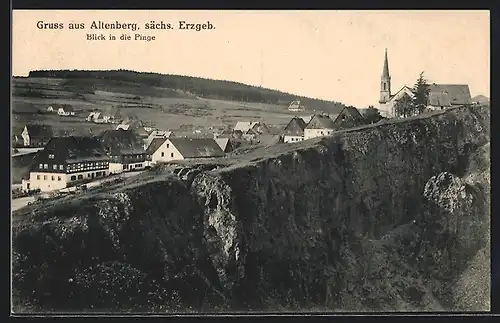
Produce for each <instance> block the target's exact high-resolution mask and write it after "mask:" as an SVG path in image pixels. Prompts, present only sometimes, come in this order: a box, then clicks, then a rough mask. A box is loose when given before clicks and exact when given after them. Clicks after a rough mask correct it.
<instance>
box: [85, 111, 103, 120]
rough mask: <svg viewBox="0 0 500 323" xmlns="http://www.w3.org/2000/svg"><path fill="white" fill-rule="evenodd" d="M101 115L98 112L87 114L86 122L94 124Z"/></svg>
mask: <svg viewBox="0 0 500 323" xmlns="http://www.w3.org/2000/svg"><path fill="white" fill-rule="evenodd" d="M100 115H101V112H99V111H92V112H90V113H89V115H88V116H87V118H86V120H87V121H89V122H95V121H96V120H97V119H99V116H100Z"/></svg>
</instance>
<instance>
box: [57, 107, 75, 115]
mask: <svg viewBox="0 0 500 323" xmlns="http://www.w3.org/2000/svg"><path fill="white" fill-rule="evenodd" d="M57 114H58V115H60V116H64V117H68V116H74V115H76V112H75V110H74V109H73V107H71V106H64V107H60V108H59V109H57Z"/></svg>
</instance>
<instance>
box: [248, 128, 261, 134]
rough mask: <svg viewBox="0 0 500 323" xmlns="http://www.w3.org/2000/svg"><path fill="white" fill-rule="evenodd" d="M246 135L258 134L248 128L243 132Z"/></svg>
mask: <svg viewBox="0 0 500 323" xmlns="http://www.w3.org/2000/svg"><path fill="white" fill-rule="evenodd" d="M245 134H246V135H258V133H257V131H255V130H254V129H253V128H252V129H248V130H247V132H245Z"/></svg>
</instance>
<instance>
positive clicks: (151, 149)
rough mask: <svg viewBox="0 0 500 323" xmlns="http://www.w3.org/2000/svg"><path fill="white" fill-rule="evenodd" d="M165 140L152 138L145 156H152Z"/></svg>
mask: <svg viewBox="0 0 500 323" xmlns="http://www.w3.org/2000/svg"><path fill="white" fill-rule="evenodd" d="M166 140H167V138H153V140H151V143H150V144H149V146H148V148H147V149H146V154H148V155H152V154H154V153H155V152H156V151H157V150H158V148H160V146H161V145H162V144H163V143H164V142H165V141H166Z"/></svg>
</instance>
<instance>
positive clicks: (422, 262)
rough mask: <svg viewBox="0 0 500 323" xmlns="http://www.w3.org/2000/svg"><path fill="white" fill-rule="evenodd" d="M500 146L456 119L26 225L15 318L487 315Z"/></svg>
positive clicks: (484, 125)
mask: <svg viewBox="0 0 500 323" xmlns="http://www.w3.org/2000/svg"><path fill="white" fill-rule="evenodd" d="M488 143H489V108H458V109H453V110H448V111H446V112H443V113H437V114H435V115H432V116H428V117H425V118H416V119H412V120H405V121H400V122H393V123H387V124H379V125H375V126H369V127H365V128H360V129H352V130H348V131H343V132H338V133H337V134H336V135H334V136H333V137H330V138H324V139H317V140H310V141H305V142H302V143H298V144H295V145H293V146H292V145H277V146H273V147H269V148H267V149H262V150H259V151H256V152H252V153H251V154H248V156H246V157H245V158H247V160H244V159H243V158H242V157H239V158H238V159H237V158H236V157H235V158H234V159H230V160H229V161H227V162H226V163H225V166H223V167H215V166H210V167H208V168H207V166H206V165H205V166H204V167H203V169H201V168H200V169H199V170H198V171H196V172H191V174H193V176H191V177H190V178H189V179H188V180H186V181H180V180H178V179H175V178H171V177H168V176H163V177H161V176H159V177H157V178H156V179H154V180H149V181H145V182H143V183H139V184H134V185H133V186H127V187H122V188H118V189H116V188H115V189H111V188H110V189H109V190H108V191H107V192H104V193H100V194H95V195H91V196H89V197H87V198H86V199H83V200H78V201H77V200H75V199H68V200H67V201H62V202H61V203H59V204H58V205H54V206H46V207H39V208H35V209H33V210H24V211H23V210H21V211H20V212H19V213H18V214H16V215H15V217H16V219H17V218H19V219H20V220H17V221H15V222H14V228H13V249H14V254H13V256H14V260H13V264H14V266H13V275H14V277H13V280H14V289H15V293H16V299H17V300H18V304H17V305H18V307H19V308H23V307H26V306H28V305H29V306H37V307H39V308H42V309H75V310H81V309H87V310H99V309H102V310H109V309H111V308H117V309H122V310H159V311H175V310H181V309H182V310H186V309H187V310H189V309H190V310H193V311H199V310H204V311H207V310H222V309H231V310H273V311H277V310H278V311H287V310H291V311H296V310H301V311H304V310H329V311H349V310H355V311H363V310H369V311H376V310H384V311H391V310H395V311H398V310H404V311H409V310H453V309H471V310H487V309H488V307H489V304H488V303H487V302H486V301H485V300H486V299H488V298H489V296H488V295H489V293H487V294H485V293H484V292H485V291H487V290H489V276H488V275H489V254H488V255H486V256H485V253H488V252H489V150H488V149H489V144H488ZM252 158H253V159H252ZM195 168H196V167H195ZM160 175H161V174H160ZM475 275H479V276H480V277H482V280H481V282H482V285H481V286H477V287H470V285H471V282H470V279H474V278H478V277H479V276H475ZM474 286H476V285H474ZM485 302H486V303H485Z"/></svg>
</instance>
